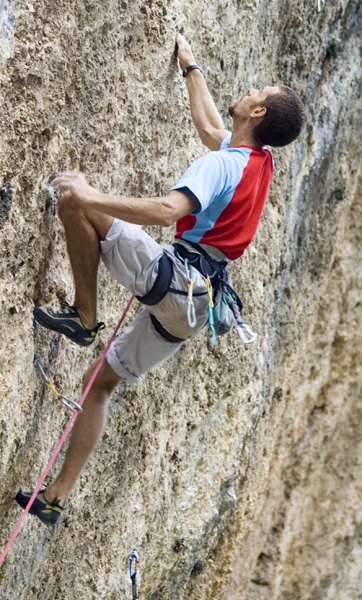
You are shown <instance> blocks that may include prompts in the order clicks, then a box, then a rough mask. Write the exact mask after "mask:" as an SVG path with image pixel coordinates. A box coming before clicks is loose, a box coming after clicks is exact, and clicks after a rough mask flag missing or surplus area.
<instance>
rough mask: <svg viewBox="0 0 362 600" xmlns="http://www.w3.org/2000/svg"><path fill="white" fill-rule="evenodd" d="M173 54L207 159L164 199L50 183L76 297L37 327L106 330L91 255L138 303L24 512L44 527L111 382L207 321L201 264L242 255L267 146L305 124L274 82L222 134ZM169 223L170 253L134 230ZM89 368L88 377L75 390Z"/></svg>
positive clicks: (200, 84) (188, 58)
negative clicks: (55, 469)
mask: <svg viewBox="0 0 362 600" xmlns="http://www.w3.org/2000/svg"><path fill="white" fill-rule="evenodd" d="M176 50H177V53H178V60H179V65H180V68H181V71H182V74H183V76H184V77H185V79H186V84H187V88H188V93H189V100H190V109H191V116H192V120H193V123H194V125H195V127H196V130H197V132H198V134H199V136H200V138H201V141H202V142H203V143H204V144H205V145H206V146H207V147H208V148H209V149H210V150H212V152H209V153H207V154H206V155H205V156H203V157H202V158H200V159H199V160H197V161H196V162H195V163H194V164H192V165H191V166H190V167H189V168H188V169H187V171H186V172H185V173H184V175H183V176H182V177H181V179H180V180H179V181H178V182H177V184H176V185H175V186H174V187H173V189H172V191H170V193H169V194H167V195H166V196H164V197H157V198H125V197H123V196H113V195H108V194H103V193H101V192H99V191H98V190H96V189H95V188H93V187H91V186H90V185H89V184H88V182H87V179H86V177H85V175H84V174H83V173H81V172H77V171H67V172H64V173H61V174H60V175H58V176H57V177H56V178H55V179H54V180H53V182H52V185H53V186H54V187H55V186H58V188H59V190H60V193H61V197H60V201H59V217H60V219H61V221H62V223H63V226H64V229H65V236H66V243H67V250H68V254H69V259H70V264H71V268H72V272H73V276H74V283H75V298H74V304H73V305H72V306H70V305H69V304H64V305H63V306H62V308H61V310H59V311H52V310H49V309H47V308H42V307H36V308H35V309H34V316H35V319H36V321H37V322H38V323H40V324H41V325H43V326H44V327H47V328H48V329H51V330H53V331H56V332H60V333H63V334H64V335H66V336H67V337H68V338H69V339H71V340H72V341H73V342H75V343H77V344H80V345H81V346H88V345H89V344H91V343H92V342H93V341H94V339H95V337H96V335H97V332H98V331H99V330H100V329H101V328H103V327H104V324H103V323H97V272H98V265H99V261H100V258H101V259H102V260H103V262H104V263H105V265H106V267H107V269H108V270H109V271H110V273H111V274H112V275H113V276H114V277H115V278H116V279H117V280H118V281H119V282H120V283H121V284H122V285H123V286H124V287H126V288H127V289H128V290H129V291H130V292H131V293H132V294H134V295H136V297H138V298H139V299H140V300H141V302H142V303H143V304H144V305H145V306H144V308H143V309H142V311H141V312H140V313H138V314H137V316H136V317H135V319H134V320H133V322H132V323H131V325H130V326H129V327H128V328H127V329H126V330H125V332H124V333H123V334H122V335H121V336H119V337H118V338H116V340H115V341H114V342H113V343H112V346H111V347H110V350H109V352H108V354H107V357H106V361H104V363H103V364H102V367H101V369H100V371H99V373H98V375H97V377H96V379H95V381H94V384H93V386H92V388H91V390H90V392H89V394H88V396H87V398H86V400H85V402H84V405H83V412H81V413H80V414H79V415H78V417H77V419H76V421H75V425H74V428H73V432H72V435H71V439H70V443H69V447H68V450H67V454H66V457H65V461H64V464H63V466H62V469H61V471H60V473H59V475H58V476H57V477H56V479H55V480H54V481H53V482H52V483H50V485H48V487H46V488H45V489H43V490H41V491H40V492H39V494H38V495H37V497H36V498H35V500H34V502H33V504H32V507H31V509H30V513H31V514H34V515H36V516H37V517H39V519H40V520H41V521H42V522H44V523H46V524H52V523H55V522H56V521H57V520H58V518H59V517H60V515H61V513H62V511H63V509H64V508H65V506H66V503H67V500H68V497H69V494H70V492H71V490H72V488H73V486H74V484H75V482H76V480H77V479H78V477H79V475H80V473H81V471H82V469H83V468H84V466H85V464H86V462H87V460H88V458H89V456H90V454H91V452H92V451H93V449H94V447H95V446H96V444H97V442H98V440H99V439H100V437H101V435H102V432H103V429H104V424H105V420H106V416H107V407H108V403H109V399H110V395H111V393H112V391H113V389H114V388H115V386H116V385H117V384H118V383H119V382H120V381H122V380H123V381H125V382H127V383H130V384H134V383H137V382H138V381H140V380H141V379H142V377H143V375H144V373H145V372H146V371H148V370H149V369H151V368H152V367H154V366H155V365H157V364H159V363H161V362H163V361H164V360H166V359H167V358H169V357H170V356H171V355H172V354H174V353H175V352H176V351H177V350H178V349H179V348H180V346H181V345H182V344H183V342H184V340H186V339H188V338H190V337H192V336H194V335H195V334H197V333H198V332H199V331H200V330H201V329H202V328H203V327H204V326H205V324H206V323H207V321H208V302H209V298H208V291H207V287H206V283H205V278H204V275H205V272H203V271H204V270H205V269H204V267H205V262H204V261H205V260H206V263H207V264H208V265H209V267H210V269H211V270H212V268H211V266H210V265H215V262H216V263H217V264H219V265H224V266H225V265H226V264H227V263H229V262H230V261H233V260H235V259H236V258H238V257H239V256H241V255H242V253H243V252H244V250H245V248H246V247H247V246H248V244H249V243H250V242H251V240H252V238H253V236H254V234H255V232H256V230H257V227H258V224H259V221H260V218H261V214H262V211H263V207H264V205H265V202H266V199H267V195H268V190H269V187H270V184H271V180H272V173H273V159H272V155H271V153H270V151H269V149H268V148H267V147H266V146H285V145H287V144H289V143H291V142H292V141H293V140H295V139H296V138H297V137H298V135H299V134H300V132H301V130H302V128H303V127H304V125H305V123H306V112H305V109H304V106H303V104H302V102H301V100H300V99H299V97H298V96H297V95H296V93H295V92H294V91H293V90H291V89H290V88H289V87H287V86H284V85H277V86H267V87H264V88H263V89H249V90H248V92H247V93H246V94H244V95H243V96H241V97H240V98H239V99H238V100H237V101H236V102H235V103H234V104H232V105H231V106H229V109H228V110H229V114H230V116H231V119H232V131H231V132H230V131H227V130H226V129H225V128H224V125H223V122H222V119H221V116H220V114H219V113H218V111H217V109H216V107H215V104H214V102H213V100H212V97H211V95H210V93H209V91H208V88H207V86H206V83H205V79H204V77H203V74H202V70H201V68H200V67H199V66H198V65H197V64H196V62H195V59H194V56H193V53H192V50H191V47H190V45H189V43H188V42H187V41H186V39H185V38H184V36H183V35H181V34H177V37H176ZM174 223H176V236H175V237H176V243H177V245H176V247H175V246H173V245H171V244H170V245H167V244H166V245H160V244H158V243H157V242H156V241H154V240H153V239H152V237H150V236H149V235H148V234H147V233H146V232H145V231H144V230H143V229H142V226H144V225H161V226H163V227H169V226H171V225H173V224H174ZM208 258H209V263H208ZM185 259H186V260H185ZM185 263H186V266H185ZM170 278H171V279H170ZM189 278H191V279H192V281H193V301H194V315H193V321H194V322H192V323H190V318H189V317H190V315H189V316H187V310H186V304H187V290H188V282H189ZM165 280H167V281H166V289H165ZM97 362H98V361H96V362H95V363H94V364H93V365H92V366H91V367H90V368H89V370H88V372H87V373H86V375H85V378H84V382H83V385H84V386H85V385H86V384H87V382H88V381H89V378H90V377H91V375H92V373H93V371H94V369H95V368H96V366H97ZM31 495H32V492H24V491H22V490H20V491H19V492H18V494H17V496H16V501H17V502H18V503H19V504H20V505H21V506H22V508H25V507H26V504H27V502H28V500H29V498H30V497H31Z"/></svg>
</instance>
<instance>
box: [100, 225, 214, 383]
mask: <svg viewBox="0 0 362 600" xmlns="http://www.w3.org/2000/svg"><path fill="white" fill-rule="evenodd" d="M164 251H165V252H167V254H168V255H169V257H170V258H171V260H172V262H173V276H172V280H171V287H172V288H173V289H177V290H181V291H184V292H187V275H186V270H185V266H184V264H183V262H182V261H181V260H180V259H178V258H177V257H176V256H175V254H174V249H173V246H172V245H161V244H158V243H157V242H155V240H154V239H153V238H151V236H149V235H148V234H147V233H146V232H145V231H144V230H143V229H142V227H141V226H140V225H133V224H131V223H126V222H124V221H120V220H119V219H114V221H113V224H112V226H111V228H110V229H109V231H108V234H107V237H106V239H105V240H104V241H102V242H101V257H102V260H103V262H104V264H105V266H106V267H107V269H108V271H109V272H110V273H111V275H112V276H113V277H115V279H116V280H117V281H118V282H119V283H121V284H122V285H123V286H124V287H125V288H127V289H128V290H129V291H130V292H131V293H132V294H134V295H135V296H141V297H142V296H144V295H145V294H147V293H148V292H149V291H150V289H151V288H152V286H153V284H154V282H155V279H156V277H157V273H158V262H159V259H160V257H161V256H162V253H163V252H164ZM191 276H192V280H193V292H194V297H193V301H194V305H195V312H196V326H195V327H190V325H189V323H188V319H187V296H186V295H182V294H174V293H171V292H168V293H167V294H166V296H165V297H164V298H163V299H162V300H161V301H160V302H158V303H157V304H154V305H153V306H147V307H144V308H143V309H142V310H141V311H140V312H139V313H138V314H137V315H136V317H135V319H134V320H133V321H132V323H131V324H130V325H129V326H128V327H127V328H126V329H125V331H124V332H123V333H122V334H121V335H119V336H118V337H117V338H116V339H115V340H114V342H113V343H112V345H111V347H110V349H109V351H108V354H107V362H108V364H109V365H110V366H111V367H112V369H113V370H114V371H115V372H116V373H117V375H119V377H121V379H123V380H125V381H127V383H131V384H134V383H138V382H139V381H141V380H142V379H143V375H144V373H146V371H149V370H150V369H152V368H153V367H155V366H156V365H158V364H160V363H162V362H163V361H165V360H166V359H167V358H169V357H170V356H172V355H173V354H174V353H175V352H176V351H177V350H178V349H179V348H180V346H181V345H182V343H183V342H181V343H174V342H169V341H167V340H166V339H165V338H164V337H162V336H161V335H160V334H159V333H158V332H157V331H156V329H155V328H154V326H153V324H152V321H151V317H150V314H153V315H154V316H155V317H156V319H157V320H158V321H159V322H160V323H161V325H162V327H163V328H164V329H165V330H166V331H167V332H168V333H170V334H171V335H173V336H175V337H178V338H181V339H189V338H191V337H192V336H194V335H195V334H196V333H198V332H199V331H200V330H201V329H202V328H203V327H204V326H205V325H206V323H207V320H208V294H207V288H206V284H205V281H204V278H203V277H202V275H201V274H200V273H199V272H198V271H197V270H196V269H195V268H194V267H191ZM197 294H201V295H199V296H198V295H197Z"/></svg>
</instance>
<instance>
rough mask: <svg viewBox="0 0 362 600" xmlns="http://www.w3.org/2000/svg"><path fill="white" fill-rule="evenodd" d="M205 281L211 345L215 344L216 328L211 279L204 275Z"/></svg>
mask: <svg viewBox="0 0 362 600" xmlns="http://www.w3.org/2000/svg"><path fill="white" fill-rule="evenodd" d="M205 282H206V286H207V291H208V294H209V306H208V313H209V326H210V329H211V340H210V341H211V345H212V346H216V344H217V336H216V329H215V320H214V308H215V305H214V291H213V288H212V285H211V280H210V277H209V275H206V277H205Z"/></svg>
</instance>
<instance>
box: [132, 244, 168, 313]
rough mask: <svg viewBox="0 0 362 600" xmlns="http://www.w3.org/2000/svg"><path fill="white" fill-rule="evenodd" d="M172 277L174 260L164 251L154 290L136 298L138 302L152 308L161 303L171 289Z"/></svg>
mask: <svg viewBox="0 0 362 600" xmlns="http://www.w3.org/2000/svg"><path fill="white" fill-rule="evenodd" d="M172 275H173V264H172V260H171V258H170V257H169V256H168V254H167V252H165V251H164V252H163V254H162V256H161V258H160V259H159V261H158V272H157V276H156V279H155V282H154V284H153V286H152V288H151V289H150V291H149V292H147V294H145V295H144V296H136V298H137V300H139V302H141V303H142V304H146V305H147V306H152V305H153V304H157V303H158V302H161V300H162V299H163V298H164V297H165V296H166V294H167V292H168V290H169V288H170V284H171V279H172Z"/></svg>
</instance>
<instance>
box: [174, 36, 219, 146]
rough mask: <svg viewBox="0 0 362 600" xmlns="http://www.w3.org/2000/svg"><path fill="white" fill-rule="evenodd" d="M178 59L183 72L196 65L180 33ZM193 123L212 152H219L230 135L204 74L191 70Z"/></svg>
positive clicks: (188, 85)
mask: <svg viewBox="0 0 362 600" xmlns="http://www.w3.org/2000/svg"><path fill="white" fill-rule="evenodd" d="M176 43H177V50H178V58H179V61H180V67H181V69H182V71H183V70H184V69H186V68H187V67H189V66H191V65H195V59H194V56H193V53H192V50H191V46H190V44H189V43H188V42H187V41H186V39H185V38H184V36H183V35H181V34H180V33H178V34H177V36H176ZM186 82H187V88H188V92H189V98H190V109H191V116H192V120H193V123H194V125H195V127H196V130H197V132H198V134H199V136H200V138H201V141H202V142H203V144H205V145H206V146H207V147H208V148H210V150H218V149H219V148H220V144H221V142H222V140H223V139H224V138H225V137H226V136H227V135H228V133H229V132H228V131H226V130H225V128H224V125H223V122H222V118H221V116H220V114H219V112H218V110H217V108H216V106H215V104H214V101H213V99H212V97H211V94H210V92H209V90H208V89H207V85H206V82H205V79H204V77H203V75H202V73H201V72H200V71H199V70H198V69H193V70H190V71H189V72H188V73H187V75H186Z"/></svg>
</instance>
